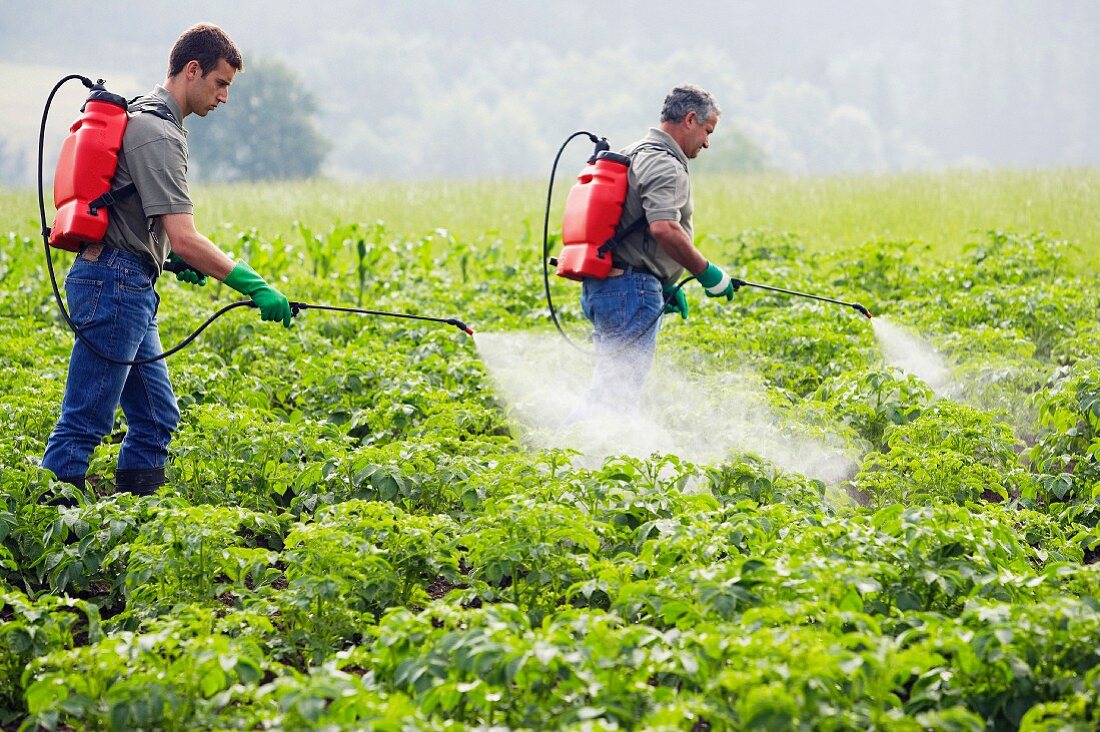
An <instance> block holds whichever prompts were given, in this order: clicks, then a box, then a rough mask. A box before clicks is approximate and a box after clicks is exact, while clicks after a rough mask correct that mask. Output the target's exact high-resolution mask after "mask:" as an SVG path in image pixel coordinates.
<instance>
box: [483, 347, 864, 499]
mask: <svg viewBox="0 0 1100 732" xmlns="http://www.w3.org/2000/svg"><path fill="white" fill-rule="evenodd" d="M477 347H478V351H479V353H480V355H481V358H482V360H483V362H484V363H485V365H486V367H487V368H488V370H489V373H490V375H491V376H492V379H493V381H494V383H495V384H496V386H497V389H498V391H499V394H500V396H501V399H502V401H503V402H505V404H506V405H507V408H508V410H509V413H510V414H511V416H513V417H514V418H515V419H516V420H518V421H519V423H520V424H521V425H522V427H523V429H524V431H525V439H526V440H527V441H528V442H529V443H531V444H533V445H535V446H537V447H561V448H571V449H574V450H577V451H578V452H580V453H581V456H582V457H581V458H580V459H579V460H578V462H579V463H580V464H584V465H588V466H597V465H599V464H601V463H602V462H603V460H604V459H605V458H607V457H608V456H610V455H631V456H634V457H639V458H645V457H648V456H649V455H651V454H653V453H655V452H657V453H671V454H674V455H678V456H680V457H681V458H683V459H685V460H688V461H690V462H694V463H698V464H716V463H719V462H721V461H722V460H724V459H726V458H727V457H728V456H729V454H730V453H731V452H741V451H748V452H753V453H756V454H757V455H760V456H761V457H763V458H766V459H768V460H770V461H772V462H773V463H775V464H776V465H778V466H780V467H781V468H784V469H787V470H792V471H796V472H799V473H801V474H803V475H806V476H809V477H812V478H818V479H820V480H823V481H824V482H826V483H838V482H840V481H842V480H845V479H846V478H849V477H850V476H851V475H852V474H853V473H854V472H855V468H856V465H855V462H854V461H853V460H852V459H851V458H850V457H848V456H846V455H845V454H844V446H843V445H841V444H839V442H838V444H826V443H825V442H823V441H820V440H816V439H812V438H809V437H806V436H805V435H799V434H796V433H795V431H794V430H793V429H792V428H791V426H789V425H784V424H782V422H781V420H780V419H779V418H778V417H777V415H776V414H775V413H774V412H773V411H772V410H771V409H770V407H769V406H768V404H767V402H766V400H765V398H764V397H763V386H762V385H760V384H758V383H754V380H753V378H752V377H751V375H746V374H743V373H737V372H730V370H729V367H728V366H727V365H725V364H717V363H714V362H706V361H702V362H700V364H699V365H698V367H697V368H698V370H699V371H700V372H701V373H703V374H705V375H706V376H705V378H704V377H703V376H696V377H693V376H691V375H689V374H684V373H679V372H677V371H676V370H675V369H674V368H673V367H672V366H671V365H669V364H665V363H662V362H658V363H657V364H655V365H654V368H653V372H652V373H651V374H650V376H649V379H648V382H647V388H646V397H645V400H644V404H643V405H642V408H641V410H640V413H639V414H638V415H637V416H630V417H626V416H624V415H623V414H621V413H619V412H614V413H607V414H596V415H595V416H593V417H590V418H588V419H585V420H584V421H581V422H576V423H573V424H571V425H566V422H567V420H568V418H569V416H570V415H571V414H572V412H573V410H574V408H575V407H576V406H577V404H578V400H579V399H581V398H582V396H583V394H584V392H585V390H586V389H587V388H588V385H589V381H590V380H591V376H592V368H593V364H594V359H592V358H591V357H589V356H585V355H584V354H582V353H579V352H578V351H576V350H575V349H573V348H571V347H570V346H569V345H568V344H567V343H565V342H564V341H563V340H562V339H561V338H559V337H558V336H557V335H555V334H533V333H523V332H510V333H480V334H478V336H477Z"/></svg>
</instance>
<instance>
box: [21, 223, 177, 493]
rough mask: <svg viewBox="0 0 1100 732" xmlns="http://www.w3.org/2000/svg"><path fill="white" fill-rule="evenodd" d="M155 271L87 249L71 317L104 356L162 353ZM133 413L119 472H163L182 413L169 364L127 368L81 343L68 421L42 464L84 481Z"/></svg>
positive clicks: (71, 296) (72, 273)
mask: <svg viewBox="0 0 1100 732" xmlns="http://www.w3.org/2000/svg"><path fill="white" fill-rule="evenodd" d="M154 279H155V270H154V269H153V267H152V266H151V265H150V264H148V263H147V262H145V261H144V260H143V259H142V258H141V257H139V256H137V255H134V254H129V253H127V252H123V251H121V250H119V249H112V248H109V247H104V248H102V251H100V247H99V246H98V245H94V246H91V247H86V248H85V249H84V251H82V252H81V254H80V256H79V257H77V259H76V261H75V262H74V263H73V266H72V268H71V269H70V270H69V275H68V277H67V278H66V279H65V295H66V299H67V300H68V303H69V315H70V317H71V318H72V320H73V323H74V324H75V325H76V326H77V327H78V328H79V330H80V333H81V334H82V335H83V336H84V337H85V338H87V339H88V340H89V341H90V342H91V343H93V344H94V345H95V347H96V348H97V349H98V350H99V351H100V352H101V353H103V354H105V355H107V356H110V357H111V358H115V359H118V360H120V361H134V360H139V359H144V358H149V357H152V356H156V355H158V354H160V353H161V350H162V349H161V344H160V333H159V332H158V331H157V318H156V315H157V307H158V306H159V304H160V297H159V296H158V295H157V293H156V290H154V289H153V281H154ZM119 406H121V407H122V412H123V414H125V415H126V423H127V430H126V437H125V438H124V439H123V441H122V446H121V449H120V451H119V455H118V469H119V470H132V471H140V470H148V469H150V468H163V467H164V464H165V462H166V461H167V459H168V442H169V441H170V440H171V438H172V433H173V432H174V431H175V429H176V427H177V426H178V425H179V419H180V412H179V407H178V406H177V405H176V397H175V395H174V394H173V393H172V385H171V384H170V383H169V382H168V367H167V366H166V365H165V363H164V361H163V360H161V361H156V362H154V363H150V364H145V365H144V366H133V367H131V366H120V365H118V364H113V363H110V362H108V361H105V360H103V359H102V358H100V357H99V356H96V355H95V354H94V353H92V352H91V351H90V350H89V349H88V347H87V346H86V345H84V342H83V341H81V340H80V339H79V338H78V339H76V342H75V344H74V345H73V351H72V356H71V357H70V359H69V375H68V379H67V381H66V382H65V397H64V399H63V401H62V403H61V417H60V419H58V421H57V425H56V426H55V427H54V429H53V433H52V434H51V435H50V439H49V442H48V443H47V445H46V454H45V455H44V456H43V458H42V467H43V468H46V469H47V470H50V471H51V472H53V474H54V475H56V476H57V477H58V478H61V479H63V480H64V479H69V478H79V477H82V476H84V474H85V473H87V471H88V460H89V458H90V457H91V455H92V452H93V451H94V450H95V448H96V446H97V445H98V444H99V443H100V442H101V441H102V440H103V438H104V436H106V435H107V434H108V433H109V432H110V431H111V427H112V426H113V424H114V419H115V409H116V408H117V407H119Z"/></svg>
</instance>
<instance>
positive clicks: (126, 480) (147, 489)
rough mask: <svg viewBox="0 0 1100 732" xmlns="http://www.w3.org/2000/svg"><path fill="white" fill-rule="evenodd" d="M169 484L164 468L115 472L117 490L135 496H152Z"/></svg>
mask: <svg viewBox="0 0 1100 732" xmlns="http://www.w3.org/2000/svg"><path fill="white" fill-rule="evenodd" d="M166 482H168V479H167V478H165V477H164V468H163V467H160V468H135V469H130V470H116V471H115V490H119V491H125V492H127V493H133V494H134V495H135V496H151V495H153V493H154V492H155V491H156V490H157V488H160V487H161V486H162V485H164V484H165V483H166Z"/></svg>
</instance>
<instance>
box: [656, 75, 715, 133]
mask: <svg viewBox="0 0 1100 732" xmlns="http://www.w3.org/2000/svg"><path fill="white" fill-rule="evenodd" d="M688 112H695V116H696V117H697V118H698V119H699V122H700V123H703V122H706V121H707V120H708V119H710V118H711V117H713V116H714V115H716V114H722V110H720V109H719V108H718V102H716V101H715V100H714V96H713V95H711V93H710V92H708V91H704V90H703V89H700V88H699V87H697V86H695V85H694V84H681V85H680V86H678V87H676V88H675V89H673V90H672V91H670V92H669V93H668V96H667V97H665V103H664V106H662V107H661V121H662V122H682V121H683V119H684V117H686V116H687V114H688Z"/></svg>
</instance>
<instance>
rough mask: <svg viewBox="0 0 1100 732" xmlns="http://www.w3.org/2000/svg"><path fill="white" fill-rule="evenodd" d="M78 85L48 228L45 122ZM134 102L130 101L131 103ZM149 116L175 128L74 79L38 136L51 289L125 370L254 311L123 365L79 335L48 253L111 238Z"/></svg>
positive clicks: (157, 108) (297, 308)
mask: <svg viewBox="0 0 1100 732" xmlns="http://www.w3.org/2000/svg"><path fill="white" fill-rule="evenodd" d="M74 79H78V80H80V82H81V83H82V84H84V86H85V87H87V88H88V89H89V90H90V93H89V94H88V98H87V100H86V101H85V103H84V106H83V107H82V108H81V115H80V117H78V118H77V120H76V121H75V122H74V123H73V125H72V127H71V128H70V130H69V136H68V137H67V138H66V139H65V142H64V144H63V145H62V146H61V153H60V155H59V157H58V161H57V169H56V172H55V174H54V206H55V208H56V209H57V214H56V216H55V218H54V225H53V227H49V226H47V225H46V204H45V202H44V199H43V182H42V157H43V147H44V142H45V136H46V120H47V118H48V116H49V111H50V105H51V104H52V103H53V98H54V96H55V95H56V94H57V92H58V90H59V89H60V88H61V87H62V86H63V85H64V84H65V83H66V82H68V81H71V80H74ZM133 101H134V100H131V102H130V103H132V102H133ZM143 112H148V113H152V114H155V115H157V116H159V117H162V118H164V119H167V120H169V121H172V122H176V120H175V118H174V117H173V116H172V112H171V111H170V110H169V109H168V107H167V106H164V105H149V106H145V105H143V106H142V107H140V108H139V109H138V110H137V111H135V112H130V111H129V103H127V101H126V99H125V98H123V97H121V96H119V95H118V94H113V93H111V92H109V91H107V89H106V87H105V86H104V81H103V80H102V79H100V80H99V81H97V82H96V83H94V84H93V83H92V81H91V79H89V78H87V77H85V76H80V75H79V74H70V75H68V76H65V77H64V78H62V79H61V80H60V81H58V82H57V84H56V85H54V88H53V90H51V91H50V95H49V97H48V98H47V99H46V105H45V107H44V108H43V110H42V124H41V127H40V129H39V135H38V210H39V215H40V218H41V222H42V239H43V242H44V245H45V249H46V265H47V268H48V269H49V272H50V282H51V284H52V285H53V293H54V298H55V300H56V301H57V307H58V309H59V310H60V311H61V316H62V317H63V318H64V320H65V322H66V323H67V324H68V326H69V328H70V329H71V330H72V331H73V333H74V334H76V337H77V338H80V339H81V340H82V341H83V342H84V345H86V346H87V347H88V348H89V349H90V350H91V351H92V352H93V353H95V354H96V355H97V356H99V357H100V358H102V359H104V360H105V361H109V362H111V363H115V364H119V365H123V366H140V365H142V364H147V363H152V362H154V361H159V360H160V359H162V358H167V357H168V356H171V355H172V354H174V353H176V352H177V351H179V350H180V349H182V348H184V347H186V346H187V345H188V344H190V343H191V342H192V341H193V340H194V339H195V338H196V337H197V336H198V335H199V333H201V332H202V331H203V330H205V329H206V328H207V326H209V325H210V324H211V323H212V322H214V321H215V320H216V319H217V318H219V317H221V316H222V315H224V314H225V313H227V312H229V311H230V310H233V309H235V308H239V307H255V303H253V302H252V301H251V300H242V301H240V302H234V303H231V304H229V305H226V306H225V307H223V308H221V309H220V310H218V311H217V312H216V313H214V314H213V315H212V316H210V318H208V319H207V320H206V322H204V323H203V324H202V325H200V326H199V327H198V328H197V329H196V330H195V331H194V332H193V333H191V335H189V336H187V338H185V339H183V340H182V341H181V342H180V343H179V344H177V345H176V346H174V347H172V348H170V349H168V350H167V351H165V352H163V353H161V354H160V355H158V356H154V357H153V358H147V359H143V360H136V361H120V360H117V359H114V358H110V357H109V356H106V355H104V354H103V353H101V352H100V351H99V350H98V349H96V348H95V346H93V345H92V344H91V343H89V342H88V340H87V339H86V338H85V337H84V336H83V334H81V332H80V329H79V328H78V327H77V326H76V324H75V323H73V321H72V319H71V318H70V316H69V312H68V310H67V309H66V308H65V303H64V301H63V300H62V298H61V292H60V291H59V289H58V287H57V277H56V275H55V273H54V268H53V257H52V256H51V253H50V247H54V248H56V249H61V250H64V251H68V252H79V251H80V248H81V246H83V245H85V244H95V243H98V242H100V241H102V240H103V237H104V236H105V235H106V233H107V223H108V216H109V215H110V214H109V210H110V207H111V206H112V205H114V204H116V203H118V202H119V201H121V200H123V199H125V198H126V197H128V196H131V195H133V194H134V193H135V192H136V189H135V187H134V185H133V184H132V183H131V184H129V185H126V186H123V187H122V188H119V189H116V190H111V180H112V178H114V174H115V168H116V167H117V165H118V154H119V150H120V149H121V147H122V137H123V134H124V133H125V132H126V125H127V122H128V121H129V119H130V115H131V114H140V113H143ZM188 268H190V269H194V268H193V267H190V266H189V265H188V264H187V263H186V262H183V261H177V262H170V263H167V264H165V266H164V269H165V270H166V271H169V272H180V271H183V270H184V269H188ZM290 307H291V312H292V313H293V314H294V315H297V314H298V313H299V312H301V311H303V310H330V311H335V312H341V313H356V314H361V315H374V316H380V317H388V318H406V319H410V320H423V321H429V322H433V323H444V324H446V325H453V326H455V327H456V328H458V329H459V330H461V331H463V332H465V333H468V334H470V335H473V330H472V329H471V328H470V327H468V326H467V325H466V324H465V323H463V322H462V321H461V320H458V319H456V318H434V317H430V316H427V315H413V314H409V313H391V312H385V311H381V310H365V309H363V308H349V307H339V306H335V305H314V304H311V303H305V302H295V301H291V303H290Z"/></svg>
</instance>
